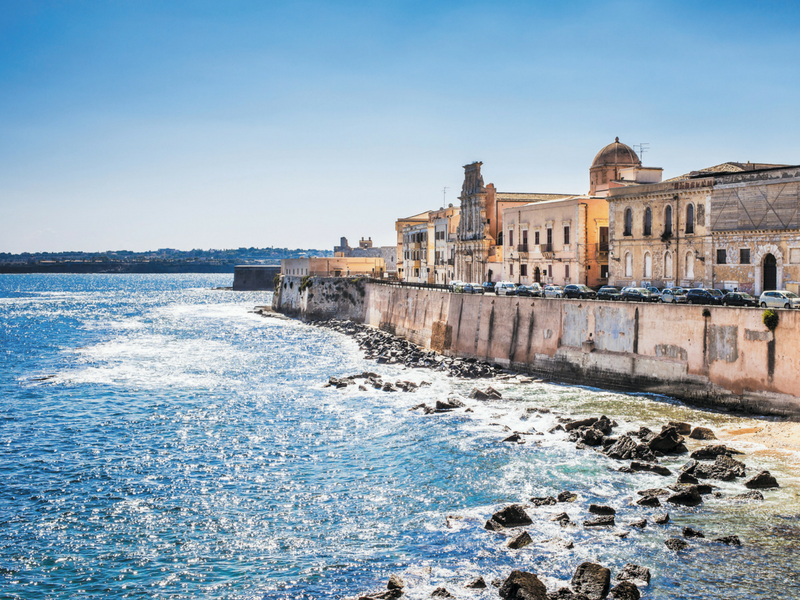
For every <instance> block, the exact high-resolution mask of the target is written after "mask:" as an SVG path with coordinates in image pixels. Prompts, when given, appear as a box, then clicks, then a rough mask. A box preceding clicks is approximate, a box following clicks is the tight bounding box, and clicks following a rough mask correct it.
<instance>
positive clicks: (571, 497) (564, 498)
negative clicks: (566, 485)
mask: <svg viewBox="0 0 800 600" xmlns="http://www.w3.org/2000/svg"><path fill="white" fill-rule="evenodd" d="M577 499H578V494H573V493H572V492H570V491H566V490H565V491H563V492H561V493H560V494H559V495H558V496H557V497H556V500H558V501H559V502H575V500H577Z"/></svg>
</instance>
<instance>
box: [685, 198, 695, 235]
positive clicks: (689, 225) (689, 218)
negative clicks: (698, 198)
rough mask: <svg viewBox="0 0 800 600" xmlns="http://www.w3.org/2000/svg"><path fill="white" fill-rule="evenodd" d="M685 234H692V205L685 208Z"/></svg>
mask: <svg viewBox="0 0 800 600" xmlns="http://www.w3.org/2000/svg"><path fill="white" fill-rule="evenodd" d="M686 233H694V204H690V205H689V206H687V207H686Z"/></svg>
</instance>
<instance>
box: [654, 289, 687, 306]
mask: <svg viewBox="0 0 800 600" xmlns="http://www.w3.org/2000/svg"><path fill="white" fill-rule="evenodd" d="M659 302H666V303H672V304H686V303H687V302H689V298H687V297H686V290H685V289H683V288H679V287H674V288H665V289H664V290H662V291H661V296H660V298H659Z"/></svg>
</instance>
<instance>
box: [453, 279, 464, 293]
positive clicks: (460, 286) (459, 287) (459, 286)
mask: <svg viewBox="0 0 800 600" xmlns="http://www.w3.org/2000/svg"><path fill="white" fill-rule="evenodd" d="M450 291H451V292H463V291H464V282H463V281H461V280H459V279H456V280H455V281H451V282H450Z"/></svg>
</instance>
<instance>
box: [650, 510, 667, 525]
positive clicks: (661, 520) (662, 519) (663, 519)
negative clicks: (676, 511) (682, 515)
mask: <svg viewBox="0 0 800 600" xmlns="http://www.w3.org/2000/svg"><path fill="white" fill-rule="evenodd" d="M653 522H654V523H656V524H657V525H666V524H667V523H669V513H664V514H663V515H656V516H655V517H653Z"/></svg>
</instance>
